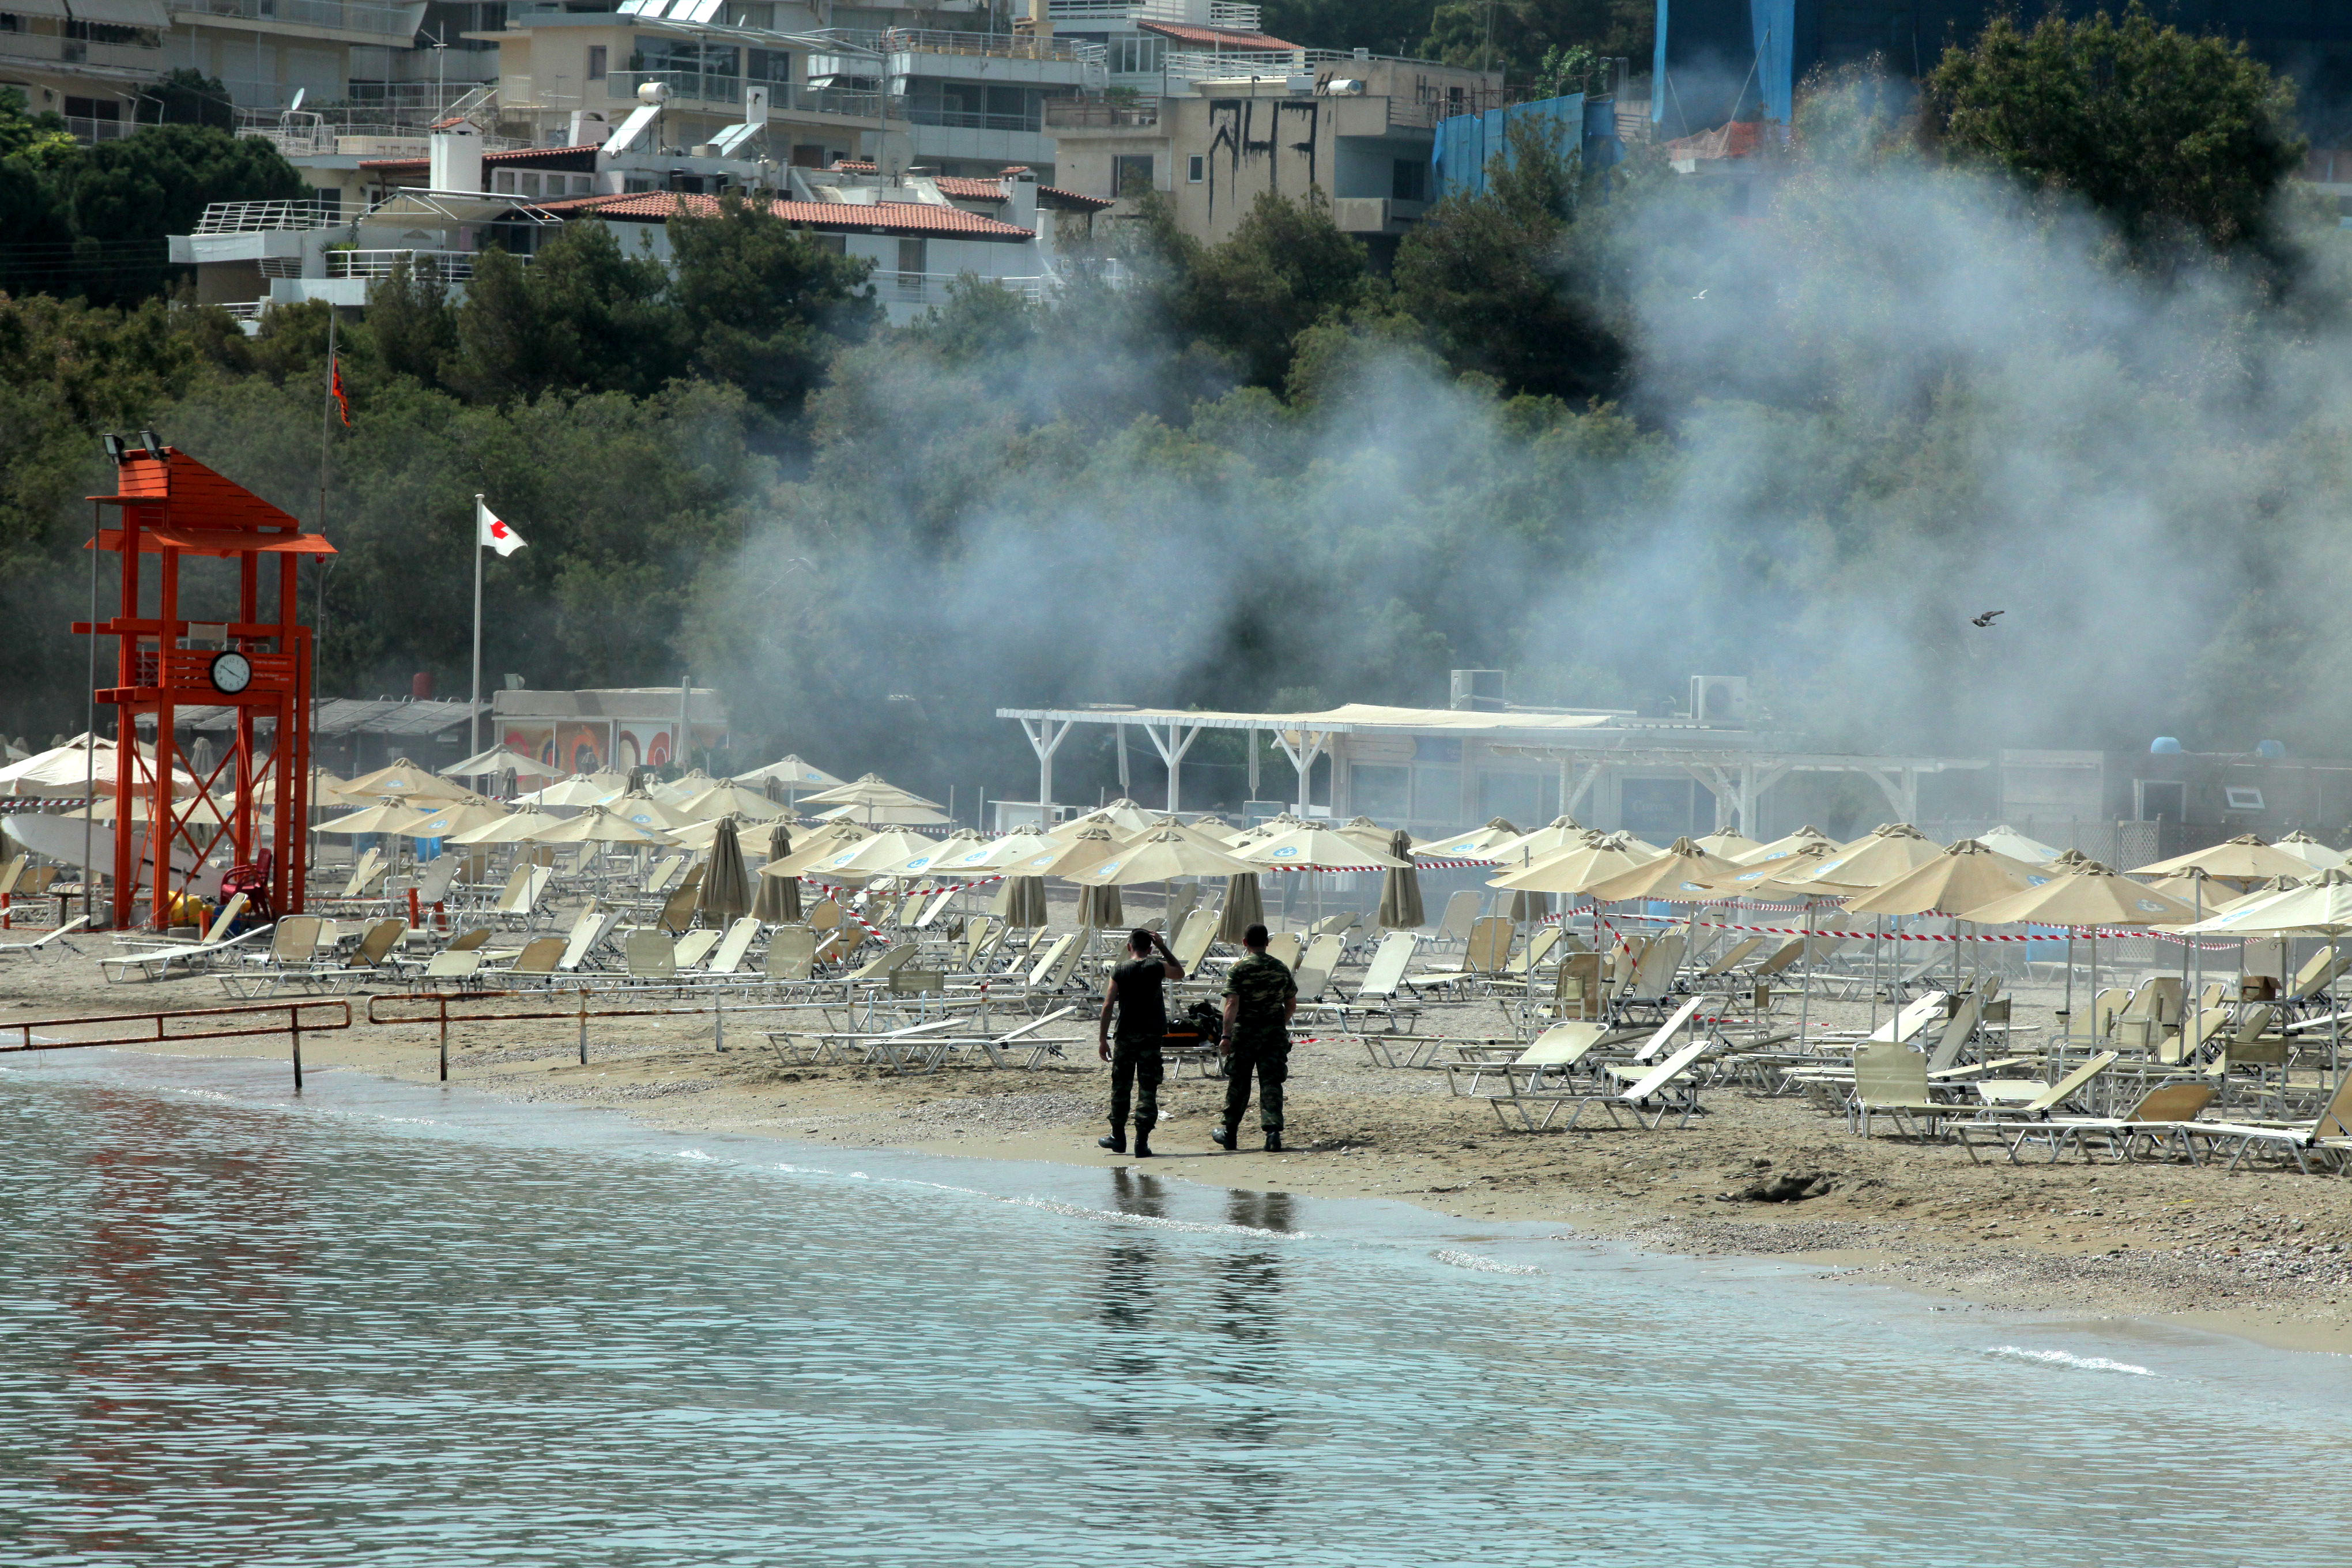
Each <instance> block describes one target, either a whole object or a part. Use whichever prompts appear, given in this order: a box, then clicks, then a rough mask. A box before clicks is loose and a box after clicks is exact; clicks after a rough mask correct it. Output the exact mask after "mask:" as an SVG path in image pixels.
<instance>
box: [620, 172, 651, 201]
mask: <svg viewBox="0 0 2352 1568" xmlns="http://www.w3.org/2000/svg"><path fill="white" fill-rule="evenodd" d="M653 188H654V183H653V180H652V178H651V177H650V176H648V175H645V174H625V175H623V176H622V178H621V193H622V195H631V196H635V195H644V194H645V193H646V192H647V191H650V190H652V189H653Z"/></svg>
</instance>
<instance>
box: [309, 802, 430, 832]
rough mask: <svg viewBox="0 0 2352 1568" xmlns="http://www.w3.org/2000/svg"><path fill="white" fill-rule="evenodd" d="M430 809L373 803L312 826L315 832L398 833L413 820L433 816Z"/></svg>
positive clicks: (416, 820)
mask: <svg viewBox="0 0 2352 1568" xmlns="http://www.w3.org/2000/svg"><path fill="white" fill-rule="evenodd" d="M432 815H433V814H432V813H431V812H429V811H425V810H422V809H420V808H418V807H416V806H413V805H398V804H393V803H387V804H385V805H372V806H369V807H368V808H367V809H366V810H364V811H354V812H351V813H349V814H347V815H345V816H331V817H329V818H328V819H327V820H326V821H324V822H322V823H320V824H319V826H316V827H314V828H312V829H311V830H310V831H311V832H313V833H397V832H399V831H400V830H401V829H402V828H404V827H406V826H408V825H409V824H410V823H412V822H419V821H422V820H423V819H424V818H425V817H428V816H432Z"/></svg>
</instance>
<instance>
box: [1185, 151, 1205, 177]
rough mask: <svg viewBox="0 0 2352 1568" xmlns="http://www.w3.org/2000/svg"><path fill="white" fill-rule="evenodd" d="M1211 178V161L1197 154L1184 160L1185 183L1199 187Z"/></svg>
mask: <svg viewBox="0 0 2352 1568" xmlns="http://www.w3.org/2000/svg"><path fill="white" fill-rule="evenodd" d="M1208 177H1209V161H1208V160H1207V159H1206V158H1203V157H1202V156H1201V154H1200V153H1193V154H1192V156H1191V157H1189V158H1187V159H1185V160H1184V183H1185V184H1188V185H1197V184H1200V183H1201V182H1202V180H1205V179H1207V178H1208Z"/></svg>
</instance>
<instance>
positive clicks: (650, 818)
mask: <svg viewBox="0 0 2352 1568" xmlns="http://www.w3.org/2000/svg"><path fill="white" fill-rule="evenodd" d="M604 810H605V811H606V812H608V813H610V814H611V815H613V816H617V817H619V818H621V820H623V821H624V822H632V823H635V825H636V826H639V827H643V828H646V829H648V830H650V831H652V832H656V833H667V832H670V831H671V830H672V829H674V828H679V827H691V826H694V825H695V824H696V823H697V822H699V821H701V820H702V818H700V817H698V816H691V815H689V814H688V813H686V812H683V811H680V810H679V809H678V808H677V807H676V806H674V805H664V804H663V803H662V802H660V801H657V800H656V799H655V798H654V797H653V796H652V795H648V794H646V792H645V791H643V790H635V791H632V792H630V793H629V794H626V795H621V796H619V797H617V798H615V799H614V800H609V801H606V802H605V803H604Z"/></svg>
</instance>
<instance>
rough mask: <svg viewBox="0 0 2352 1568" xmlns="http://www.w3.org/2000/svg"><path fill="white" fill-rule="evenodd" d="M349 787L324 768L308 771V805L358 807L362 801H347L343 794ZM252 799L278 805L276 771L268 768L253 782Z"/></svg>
mask: <svg viewBox="0 0 2352 1568" xmlns="http://www.w3.org/2000/svg"><path fill="white" fill-rule="evenodd" d="M350 787H351V781H350V780H348V779H341V778H337V777H336V776H335V775H334V774H332V773H329V772H328V771H327V770H326V769H324V768H312V769H311V770H310V804H311V805H363V804H365V803H364V802H362V801H353V800H348V799H346V798H345V796H344V792H345V791H346V790H348V789H349V788H350ZM253 798H254V799H255V801H257V803H259V804H260V805H277V804H278V770H277V769H276V768H269V769H267V770H265V771H264V772H263V773H262V775H261V777H260V778H258V779H257V780H255V781H254V785H253Z"/></svg>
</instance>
